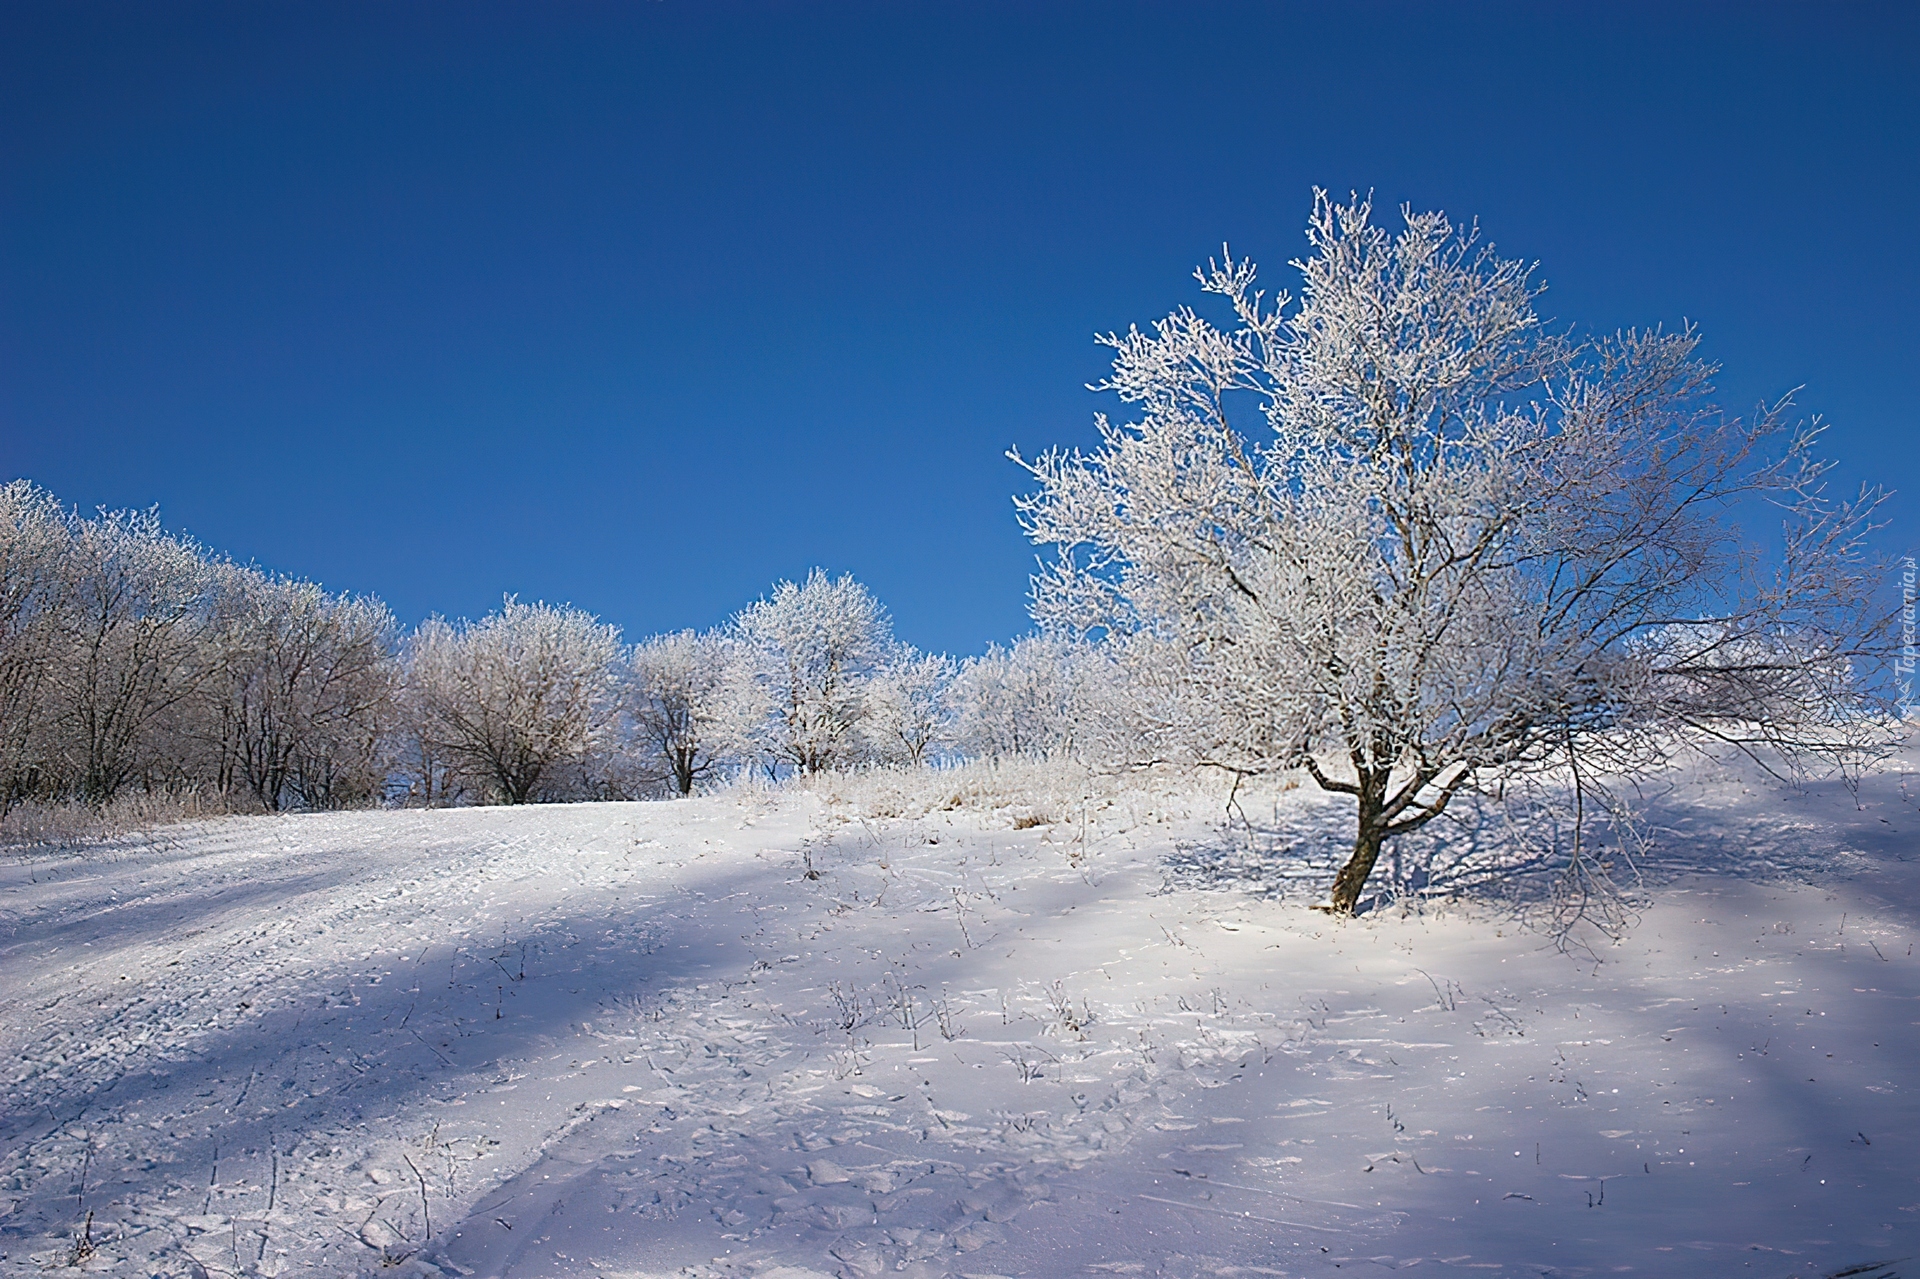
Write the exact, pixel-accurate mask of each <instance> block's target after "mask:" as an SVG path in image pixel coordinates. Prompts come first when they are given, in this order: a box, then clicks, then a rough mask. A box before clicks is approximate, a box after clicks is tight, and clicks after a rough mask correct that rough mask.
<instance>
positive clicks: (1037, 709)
mask: <svg viewBox="0 0 1920 1279" xmlns="http://www.w3.org/2000/svg"><path fill="white" fill-rule="evenodd" d="M1105 667H1106V660H1105V656H1104V654H1102V653H1100V652H1098V651H1097V650H1096V649H1095V648H1094V647H1093V646H1091V645H1088V644H1084V643H1080V642H1077V641H1075V640H1071V639H1066V638H1062V637H1060V636H1051V635H1028V636H1024V637H1022V638H1021V639H1019V640H1016V641H1015V642H1014V643H1013V645H1012V646H1011V647H1007V648H1002V647H1001V646H1000V645H998V644H995V645H992V646H990V647H989V648H988V649H987V651H986V652H985V653H983V654H981V655H980V656H979V657H970V658H968V659H967V660H966V661H964V662H962V663H961V664H960V667H959V670H958V671H956V672H955V675H954V680H953V687H952V690H951V692H950V694H949V696H950V698H951V700H952V703H953V707H954V715H955V725H954V736H955V740H956V742H957V744H958V745H959V748H960V750H961V752H962V753H963V754H966V755H970V756H973V757H975V758H979V759H1003V758H1016V757H1022V756H1045V755H1052V754H1058V753H1061V752H1069V751H1073V750H1075V749H1076V748H1077V747H1079V746H1081V745H1083V744H1084V743H1085V742H1086V741H1087V740H1088V739H1089V737H1091V736H1093V735H1095V734H1097V733H1099V732H1100V730H1101V729H1102V728H1104V727H1106V726H1107V725H1108V724H1109V723H1111V722H1112V721H1114V720H1115V719H1117V718H1118V717H1119V715H1120V713H1121V712H1120V707H1119V705H1118V702H1117V698H1116V696H1115V692H1114V690H1112V689H1111V688H1110V687H1109V683H1110V681H1109V680H1108V679H1107V678H1106V676H1107V671H1106V669H1105Z"/></svg>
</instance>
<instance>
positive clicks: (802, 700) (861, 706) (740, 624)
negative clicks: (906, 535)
mask: <svg viewBox="0 0 1920 1279" xmlns="http://www.w3.org/2000/svg"><path fill="white" fill-rule="evenodd" d="M731 634H732V637H733V638H734V639H735V640H736V641H738V643H739V646H740V653H741V656H742V658H743V659H744V660H743V666H742V670H743V671H744V672H745V673H746V675H747V679H746V681H745V682H744V683H743V684H742V685H741V693H742V696H743V699H744V700H752V701H756V702H757V703H758V708H757V709H759V710H761V711H762V712H763V714H760V715H756V716H755V718H756V719H757V720H758V723H759V725H760V727H759V730H758V732H757V733H756V735H755V736H756V739H757V745H758V746H759V749H760V750H761V751H762V753H763V754H764V756H765V757H766V758H767V759H768V761H770V762H771V763H773V764H774V765H775V766H787V767H791V768H794V769H797V770H799V771H800V772H802V773H816V772H820V771H821V770H823V769H829V768H839V767H844V766H846V765H849V764H852V763H856V762H857V761H858V760H859V758H860V756H861V753H862V748H863V745H864V743H863V741H862V738H861V734H860V726H861V721H862V720H863V719H864V718H865V716H866V712H867V706H866V691H867V685H868V683H869V682H870V681H871V680H872V678H873V676H874V674H875V673H876V672H877V671H878V670H880V669H881V668H882V666H883V665H884V664H885V662H886V660H887V657H888V655H889V654H890V653H891V652H892V650H893V623H892V621H891V620H890V619H889V618H888V616H887V610H886V609H885V608H884V607H883V606H882V605H881V603H880V601H878V600H876V599H875V598H874V597H873V596H872V595H871V594H869V593H868V591H867V588H866V587H864V586H862V585H860V583H858V582H856V581H854V580H853V578H852V577H851V576H843V577H839V578H829V577H828V576H827V575H826V574H825V573H823V572H821V571H820V570H819V569H815V570H813V572H812V573H810V574H808V576H807V580H806V581H805V582H803V583H800V584H797V585H796V584H795V583H793V582H781V583H780V584H779V585H777V586H775V587H774V589H773V593H772V594H771V595H769V596H767V597H766V598H765V599H761V600H756V601H755V602H754V603H752V604H749V605H748V606H747V607H746V608H744V609H742V610H741V611H740V612H739V613H738V614H736V615H735V616H734V619H733V623H732V627H731Z"/></svg>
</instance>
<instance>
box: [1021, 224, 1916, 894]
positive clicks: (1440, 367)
mask: <svg viewBox="0 0 1920 1279" xmlns="http://www.w3.org/2000/svg"><path fill="white" fill-rule="evenodd" d="M1403 215H1404V219H1405V226H1404V228H1403V229H1401V230H1399V231H1398V232H1397V233H1389V231H1388V230H1386V229H1385V228H1382V227H1380V226H1378V225H1376V224H1375V223H1374V220H1373V216H1372V209H1371V206H1370V203H1369V202H1368V201H1365V200H1361V199H1354V200H1352V201H1350V202H1348V203H1345V204H1341V203H1337V202H1335V201H1332V200H1330V199H1328V198H1327V196H1326V195H1325V194H1324V193H1320V192H1316V194H1315V203H1314V210H1313V214H1312V216H1311V218H1310V220H1309V224H1308V232H1307V238H1308V241H1309V243H1310V246H1311V250H1312V251H1311V253H1310V255H1309V256H1308V257H1306V258H1305V259H1304V260H1302V261H1298V262H1295V263H1294V265H1295V266H1296V267H1297V268H1298V269H1299V270H1300V272H1301V274H1302V277H1303V284H1302V290H1301V296H1300V298H1299V300H1298V302H1297V303H1295V302H1293V300H1292V299H1290V298H1289V297H1288V296H1287V295H1285V294H1281V295H1279V296H1277V297H1275V298H1272V299H1271V300H1269V299H1267V298H1266V297H1265V295H1264V294H1263V293H1261V292H1258V291H1255V290H1254V288H1253V284H1254V270H1253V267H1252V265H1251V264H1250V263H1247V262H1244V261H1235V260H1234V259H1232V258H1231V257H1225V258H1224V259H1223V260H1222V261H1221V262H1219V263H1209V264H1208V266H1207V268H1206V269H1205V270H1203V271H1197V272H1196V273H1195V274H1196V276H1197V277H1198V278H1199V280H1200V283H1201V286H1202V288H1203V290H1204V291H1205V292H1207V293H1211V294H1218V295H1220V296H1221V297H1223V298H1225V299H1227V301H1228V302H1229V303H1230V304H1231V306H1232V309H1233V312H1234V315H1235V317H1236V320H1237V323H1236V325H1235V327H1233V328H1232V329H1228V330H1223V329H1219V328H1216V327H1215V326H1213V325H1212V324H1210V323H1209V322H1207V321H1206V320H1205V319H1203V318H1201V317H1200V316H1199V315H1198V314H1197V313H1195V312H1194V311H1193V310H1191V309H1188V308H1182V309H1180V310H1178V311H1175V312H1174V313H1173V314H1172V315H1170V316H1168V317H1167V318H1166V319H1164V320H1162V321H1160V322H1158V323H1157V324H1156V325H1155V326H1154V331H1153V332H1152V333H1151V334H1147V333H1141V332H1139V331H1138V330H1129V331H1128V332H1127V333H1125V334H1123V335H1111V334H1110V335H1108V336H1106V337H1105V338H1103V339H1102V341H1103V342H1104V344H1105V345H1107V346H1110V347H1111V348H1112V349H1113V350H1114V352H1115V356H1114V362H1113V370H1114V371H1113V375H1112V376H1111V377H1110V378H1108V379H1107V380H1106V381H1104V382H1102V383H1100V384H1099V385H1098V386H1096V387H1095V388H1094V389H1095V390H1100V391H1112V392H1114V393H1115V394H1116V395H1117V396H1118V397H1119V398H1120V400H1121V401H1123V402H1124V403H1127V404H1129V405H1135V406H1138V420H1136V421H1133V422H1129V423H1124V424H1115V423H1113V422H1110V421H1109V420H1107V419H1106V418H1105V417H1104V416H1102V417H1101V418H1099V419H1098V427H1099V431H1100V436H1101V443H1100V445H1099V447H1098V448H1096V449H1095V450H1094V451H1092V452H1091V453H1085V454H1083V453H1079V452H1052V453H1048V454H1045V455H1043V456H1041V457H1039V458H1037V459H1034V460H1033V461H1031V462H1026V461H1022V460H1021V459H1020V458H1018V457H1017V456H1016V458H1015V460H1016V461H1022V465H1024V466H1026V468H1027V469H1028V470H1029V471H1030V472H1031V473H1032V475H1033V476H1034V478H1035V479H1036V480H1037V481H1038V489H1037V491H1035V492H1033V493H1031V494H1029V495H1026V496H1023V497H1020V498H1018V499H1016V501H1017V505H1018V507H1019V509H1020V512H1021V518H1022V523H1023V525H1024V527H1025V528H1026V530H1027V532H1028V534H1029V535H1030V536H1031V537H1032V538H1033V540H1034V541H1036V542H1040V543H1047V544H1052V545H1053V546H1054V547H1056V548H1057V554H1056V555H1055V556H1054V558H1053V559H1052V560H1051V562H1050V563H1048V564H1047V565H1046V566H1045V568H1044V569H1043V571H1042V572H1041V573H1040V575H1039V576H1037V577H1036V578H1035V581H1034V596H1033V599H1034V614H1035V617H1036V619H1037V620H1039V621H1040V622H1041V623H1042V624H1044V625H1048V626H1053V627H1060V628H1065V629H1069V630H1073V631H1077V632H1081V633H1088V632H1094V633H1104V634H1105V635H1106V636H1107V638H1108V640H1109V642H1110V643H1111V644H1113V645H1114V647H1115V648H1116V650H1117V651H1118V652H1119V653H1120V654H1121V656H1122V659H1123V660H1124V661H1125V662H1126V663H1127V664H1128V665H1129V666H1130V667H1131V668H1132V669H1133V670H1134V671H1135V673H1136V675H1137V677H1138V678H1139V679H1141V680H1142V681H1143V682H1144V681H1150V682H1152V683H1154V684H1156V685H1158V686H1160V687H1162V688H1171V689H1172V691H1173V692H1174V694H1175V695H1174V696H1170V697H1167V698H1165V699H1162V700H1161V701H1160V702H1158V703H1156V704H1157V705H1161V706H1164V707H1167V708H1176V709H1167V710H1165V711H1163V713H1162V715H1161V720H1162V722H1160V723H1158V724H1157V725H1155V726H1153V729H1152V735H1153V736H1154V737H1155V738H1157V740H1158V741H1159V742H1161V743H1163V744H1165V745H1167V746H1171V747H1174V748H1177V749H1178V750H1180V751H1181V752H1182V753H1185V754H1187V755H1189V756H1190V757H1192V758H1195V759H1197V760H1199V761H1200V762H1202V763H1206V764H1212V765H1217V766H1220V767H1224V768H1228V769H1231V770H1235V771H1237V772H1241V773H1253V772H1260V771H1264V770H1268V769H1272V768H1292V767H1299V768H1304V769H1305V770H1306V771H1307V772H1308V773H1309V774H1310V775H1311V776H1312V777H1313V779H1314V781H1315V782H1317V783H1318V784H1319V785H1320V786H1322V787H1324V788H1325V789H1327V790H1330V791H1336V792H1340V793H1342V794H1348V795H1352V796H1353V797H1354V800H1355V804H1356V828H1355V835H1354V845H1353V851H1352V855H1351V856H1350V857H1349V858H1348V860H1347V862H1346V864H1345V865H1344V867H1343V868H1342V869H1341V870H1340V872H1339V874H1338V876H1337V877H1336V879H1335V881H1334V884H1333V890H1332V902H1331V904H1332V908H1333V909H1334V910H1336V911H1339V912H1342V913H1348V912H1351V911H1352V910H1353V909H1354V907H1355V905H1356V904H1357V903H1358V902H1359V900H1360V897H1361V892H1362V889H1363V888H1364V887H1365V885H1366V882H1367V878H1368V876H1369V875H1370V874H1371V872H1372V870H1373V866H1374V863H1375V861H1376V859H1377V858H1378V856H1379V853H1380V850H1381V847H1382V845H1383V844H1384V843H1385V842H1386V841H1387V840H1390V839H1391V838H1393V837H1394V836H1397V835H1401V834H1405V833H1407V832H1410V831H1413V830H1416V829H1418V828H1419V827H1420V826H1422V825H1424V824H1425V823H1427V822H1429V821H1431V820H1432V819H1433V818H1435V817H1436V816H1438V815H1439V814H1440V813H1442V812H1443V811H1445V809H1446V807H1447V805H1448V802H1449V801H1450V800H1452V799H1453V798H1454V797H1455V796H1456V795H1457V794H1458V793H1459V792H1460V791H1461V789H1462V788H1464V787H1467V786H1470V785H1472V784H1473V783H1474V782H1475V781H1476V780H1477V779H1484V778H1486V777H1488V776H1490V775H1493V774H1496V773H1504V772H1508V771H1510V770H1513V769H1516V768H1522V769H1525V768H1531V769H1539V768H1546V767H1560V766H1566V767H1569V768H1570V769H1571V770H1572V774H1573V777H1574V779H1575V781H1576V783H1577V782H1578V781H1579V778H1580V775H1581V770H1582V769H1583V768H1591V769H1596V770H1599V769H1604V770H1611V771H1613V772H1616V773H1618V772H1621V771H1626V772H1631V771H1633V770H1634V769H1635V768H1637V767H1644V766H1647V765H1649V764H1651V763H1652V762H1654V761H1656V760H1658V759H1659V758H1660V757H1661V756H1662V754H1663V752H1664V750H1665V749H1666V743H1668V742H1670V741H1672V740H1674V736H1675V734H1676V732H1679V733H1683V734H1690V735H1692V736H1693V737H1694V738H1695V739H1698V738H1699V737H1700V736H1701V735H1707V736H1710V737H1713V738H1717V739H1720V740H1730V741H1733V742H1735V743H1737V744H1739V745H1741V746H1743V747H1745V748H1748V749H1756V750H1757V749H1762V748H1766V749H1770V750H1771V751H1774V752H1777V753H1778V755H1779V756H1780V757H1782V758H1786V759H1789V760H1793V759H1804V758H1806V757H1807V756H1808V755H1810V754H1814V755H1826V756H1833V755H1835V754H1838V753H1841V752H1844V751H1846V750H1847V749H1849V748H1850V747H1851V746H1853V745H1854V744H1855V741H1856V736H1857V734H1856V733H1855V732H1854V731H1853V730H1852V729H1851V728H1850V727H1849V724H1850V722H1853V719H1852V717H1853V716H1854V712H1855V711H1856V710H1857V709H1858V707H1859V706H1860V704H1861V694H1860V692H1859V689H1858V688H1857V686H1856V684H1855V682H1854V681H1853V678H1852V672H1851V663H1852V661H1853V659H1854V658H1855V657H1857V656H1858V655H1860V654H1861V653H1863V652H1865V651H1867V649H1868V648H1869V647H1871V643H1872V641H1871V639H1870V636H1871V634H1872V626H1871V622H1872V619H1871V617H1870V609H1869V606H1870V601H1871V596H1872V580H1873V579H1872V574H1871V570H1870V566H1868V565H1867V564H1866V563H1864V557H1863V556H1862V554H1861V545H1860V543H1861V539H1862V537H1863V536H1864V534H1865V532H1866V531H1867V529H1868V527H1869V525H1868V520H1869V517H1870V514H1871V512H1872V510H1873V507H1874V505H1875V503H1876V502H1877V500H1878V499H1877V495H1875V494H1871V493H1868V494H1863V495H1861V497H1860V498H1858V499H1857V500H1853V501H1845V502H1832V501H1829V500H1827V499H1825V498H1824V497H1823V495H1822V493H1821V480H1822V476H1823V474H1824V472H1825V470H1826V465H1825V464H1824V463H1823V462H1821V461H1819V460H1818V459H1817V458H1816V457H1815V456H1814V455H1813V453H1812V447H1813V445H1814V442H1815V440H1816V437H1817V436H1818V434H1819V430H1820V428H1819V426H1818V424H1817V423H1796V422H1794V421H1792V420H1790V418H1789V416H1788V410H1789V404H1788V402H1787V401H1786V400H1782V401H1781V402H1780V403H1778V404H1776V405H1774V406H1772V407H1770V408H1765V409H1763V410H1761V411H1760V412H1759V413H1758V414H1756V415H1755V416H1754V417H1753V418H1752V419H1749V420H1745V421H1741V420H1736V419H1731V418H1728V417H1726V416H1725V415H1723V414H1722V413H1720V412H1719V411H1718V410H1717V409H1715V408H1714V407H1713V406H1712V405H1711V404H1710V403H1708V402H1707V398H1706V397H1707V395H1708V394H1709V391H1710V388H1709V386H1708V379H1709V377H1710V375H1711V374H1712V372H1713V370H1712V368H1711V367H1709V366H1707V365H1704V364H1702V363H1701V362H1699V361H1698V360H1696V359H1695V358H1694V352H1695V347H1696V345H1697V339H1696V337H1695V335H1694V333H1693V332H1692V331H1691V330H1690V329H1689V330H1686V331H1682V332H1678V333H1668V332H1662V331H1659V330H1654V331H1628V332H1622V333H1618V334H1615V335H1612V336H1610V337H1603V338H1596V339H1592V340H1585V341H1579V340H1575V339H1573V338H1570V337H1566V336H1561V335H1557V334H1554V333H1551V332H1549V331H1547V330H1546V329H1545V328H1544V327H1543V325H1542V323H1541V321H1540V320H1539V318H1538V316H1537V315H1536V313H1535V311H1534V307H1533V301H1534V299H1535V298H1536V297H1537V296H1538V295H1539V293H1540V289H1541V286H1539V285H1538V284H1536V283H1534V282H1533V281H1532V279H1531V278H1530V270H1529V268H1528V267H1527V266H1525V265H1524V264H1522V263H1519V262H1515V261H1511V260H1506V259H1502V258H1500V257H1497V256H1496V255H1495V254H1494V253H1493V252H1492V250H1491V248H1490V247H1486V246H1483V245H1481V244H1480V243H1479V242H1478V240H1477V235H1476V233H1475V232H1474V231H1473V230H1472V229H1467V230H1464V231H1456V229H1455V228H1454V227H1453V226H1452V225H1451V224H1450V223H1449V222H1448V220H1447V219H1446V217H1445V216H1444V215H1443V214H1439V213H1426V214H1413V213H1412V212H1410V211H1403ZM1255 415H1257V416H1258V417H1261V418H1264V425H1265V428H1266V430H1265V431H1264V432H1263V433H1261V437H1259V438H1256V439H1253V440H1250V439H1249V438H1248V436H1247V435H1246V434H1243V433H1242V432H1241V430H1240V429H1239V428H1238V427H1237V425H1236V423H1237V422H1238V421H1240V420H1241V419H1242V418H1252V417H1254V416H1255ZM1756 500H1757V501H1762V502H1769V503H1772V504H1773V505H1774V507H1775V508H1776V509H1777V510H1778V511H1779V513H1780V514H1781V516H1782V518H1783V520H1784V525H1785V538H1784V543H1783V545H1782V546H1781V547H1780V549H1779V551H1778V553H1777V554H1775V555H1773V556H1771V557H1769V558H1767V559H1766V560H1764V561H1763V560H1762V559H1761V558H1760V557H1758V556H1756V555H1755V554H1753V553H1752V552H1751V550H1750V549H1749V548H1747V547H1745V546H1744V545H1743V544H1742V542H1741V540H1740V537H1739V534H1738V531H1737V529H1735V527H1734V526H1733V525H1732V523H1731V520H1730V515H1731V513H1732V512H1731V508H1732V507H1733V506H1735V505H1736V504H1742V503H1749V502H1754V501H1756Z"/></svg>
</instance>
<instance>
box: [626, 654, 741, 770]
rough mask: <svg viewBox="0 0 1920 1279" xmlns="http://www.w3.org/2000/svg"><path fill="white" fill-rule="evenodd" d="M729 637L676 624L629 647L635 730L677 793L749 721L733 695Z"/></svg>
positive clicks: (711, 766) (715, 762)
mask: <svg viewBox="0 0 1920 1279" xmlns="http://www.w3.org/2000/svg"><path fill="white" fill-rule="evenodd" d="M734 666H735V658H734V652H733V645H732V643H731V641H729V640H728V639H727V638H726V637H725V636H723V635H715V634H699V633H697V632H694V631H681V632H679V633H677V634H673V635H660V636H656V637H655V638H653V639H650V640H648V641H647V642H646V643H644V644H641V645H640V646H638V647H637V648H635V649H634V651H633V657H632V674H631V683H630V692H629V698H630V701H629V707H630V713H631V715H632V717H633V726H634V732H635V735H636V737H637V738H638V739H639V741H640V743H641V744H642V745H643V746H644V747H645V749H646V750H647V751H648V752H650V753H651V754H653V755H654V756H655V758H656V759H657V760H658V762H659V765H660V768H661V770H662V772H664V774H665V776H666V778H667V783H668V784H669V785H670V786H671V787H672V788H673V790H674V793H676V794H679V795H689V794H692V793H693V788H694V786H695V784H696V783H698V782H700V781H702V780H704V779H705V778H707V777H710V776H711V775H712V774H713V772H714V770H715V769H717V768H719V767H721V766H722V764H723V763H724V762H725V761H726V760H727V758H728V757H729V756H730V754H731V753H732V752H733V751H734V750H735V748H736V746H737V744H738V743H739V741H740V739H741V738H742V736H743V735H744V734H745V731H746V728H747V726H746V725H744V724H742V723H740V722H739V719H740V700H739V698H738V697H737V696H736V695H735V690H734V686H733V683H732V680H733V668H734Z"/></svg>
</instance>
